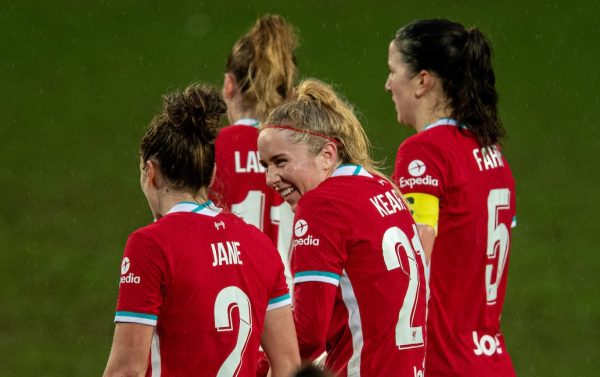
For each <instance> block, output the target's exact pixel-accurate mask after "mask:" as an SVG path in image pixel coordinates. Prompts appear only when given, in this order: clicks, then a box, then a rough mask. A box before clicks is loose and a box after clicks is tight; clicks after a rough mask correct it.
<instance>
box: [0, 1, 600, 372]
mask: <svg viewBox="0 0 600 377" xmlns="http://www.w3.org/2000/svg"><path fill="white" fill-rule="evenodd" d="M598 4H599V3H597V2H596V1H593V0H588V1H582V2H577V1H571V2H567V1H530V2H520V1H519V2H517V1H503V2H492V1H489V2H483V1H448V0H446V1H433V0H420V1H379V2H376V1H371V2H366V1H330V2H325V1H320V2H318V1H295V2H282V1H256V2H251V1H214V2H208V1H178V2H162V1H154V0H152V1H126V0H122V1H102V2H85V1H83V2H76V1H23V2H17V1H10V0H9V2H8V3H6V2H4V3H3V7H2V9H1V11H0V31H1V35H2V36H1V41H0V46H1V49H0V51H1V55H0V82H1V86H0V88H1V91H0V116H1V118H0V119H1V123H0V355H2V356H0V375H2V376H67V375H68V376H93V375H100V374H101V373H102V371H103V369H104V366H105V363H106V360H107V357H108V353H109V349H110V344H111V339H112V331H113V323H112V320H113V315H114V306H115V300H116V294H117V287H118V286H117V280H118V277H119V265H120V259H121V255H122V248H123V246H124V243H125V240H126V238H127V236H128V234H129V233H130V232H131V231H133V230H134V229H136V228H137V227H140V226H142V225H145V224H147V223H148V222H149V221H151V214H150V212H149V210H148V208H147V204H146V202H145V199H144V197H143V195H142V193H141V191H140V189H139V183H138V165H137V161H136V155H137V147H138V142H139V139H140V137H141V135H142V133H143V130H144V128H145V126H146V125H147V124H148V121H149V120H150V119H151V117H152V115H153V114H154V112H155V111H156V110H158V108H159V107H160V104H161V99H160V97H161V95H162V94H163V93H165V92H166V91H169V90H172V89H175V88H180V87H183V86H185V85H186V84H189V83H191V82H193V81H204V82H208V83H213V84H215V85H220V84H221V81H222V77H223V69H224V63H225V59H226V56H227V54H228V52H229V50H230V48H231V46H232V45H233V43H234V42H235V40H236V39H237V38H238V37H239V36H240V35H242V34H243V33H244V32H245V31H246V30H247V29H248V28H249V27H250V26H251V25H252V24H253V22H254V20H255V18H256V17H257V16H259V15H262V14H263V13H265V12H276V13H280V14H282V15H284V16H285V17H286V18H287V19H288V20H289V21H291V22H292V23H294V24H295V25H296V27H297V29H298V31H299V35H300V40H301V47H300V48H299V50H298V52H297V56H298V63H299V68H300V71H301V75H302V76H303V77H308V76H311V77H317V78H320V79H322V80H324V81H327V82H330V83H334V84H335V85H336V87H337V89H338V90H339V91H340V92H341V93H343V94H344V95H345V96H346V97H347V98H348V99H349V100H350V101H351V102H353V103H354V104H355V105H356V107H357V109H358V110H359V111H360V113H361V114H362V115H361V116H362V119H363V121H364V126H365V128H366V130H367V132H368V134H369V136H370V137H371V140H372V142H373V144H374V145H375V146H376V149H375V150H374V154H375V156H376V157H377V158H379V159H385V161H386V167H387V170H386V172H388V173H390V172H391V167H392V165H393V160H394V156H395V150H396V148H397V145H398V144H399V143H400V142H401V141H402V140H403V139H404V138H406V137H407V136H408V135H410V134H411V132H410V130H409V129H407V128H405V127H403V126H400V125H398V124H397V123H396V120H395V119H396V115H395V112H394V107H393V104H392V101H391V98H390V95H388V94H387V93H385V92H384V89H383V86H384V81H385V79H386V75H387V66H386V59H387V45H388V42H389V41H390V39H391V37H392V36H393V34H394V32H395V31H396V29H397V28H398V27H399V26H401V25H402V24H404V23H407V22H410V21H412V20H414V19H416V18H426V17H427V18H428V17H446V18H450V19H454V20H457V21H460V22H462V23H464V24H467V25H477V26H479V27H480V28H481V29H482V30H484V32H485V33H486V34H487V35H488V36H489V37H490V39H491V40H492V42H493V46H494V49H495V68H496V73H497V79H498V91H499V93H500V109H501V115H502V118H503V121H504V124H505V127H506V129H507V131H508V135H509V139H508V141H507V142H506V145H505V149H504V151H505V155H506V156H507V158H508V159H509V161H510V163H511V165H512V168H513V171H514V175H515V177H516V180H517V185H518V186H517V190H518V191H517V205H518V209H517V211H518V219H519V226H518V227H517V228H516V229H515V231H514V235H513V246H512V259H511V266H510V271H509V288H508V295H507V300H506V305H505V309H504V315H503V329H504V332H505V335H506V338H507V342H508V349H509V351H510V352H511V354H512V357H513V360H514V363H515V367H516V369H517V372H518V374H519V376H532V377H533V376H593V375H597V373H598V370H599V369H600V363H599V359H600V355H599V353H600V352H599V350H600V344H599V343H600V342H599V341H598V337H599V336H600V331H599V330H600V300H599V294H598V289H599V287H600V284H599V277H598V276H599V275H600V268H599V266H600V263H599V260H600V258H599V257H598V256H597V253H598V247H597V243H596V239H595V238H594V237H593V234H595V233H597V230H596V231H594V229H596V225H597V223H596V221H598V220H597V217H598V214H599V206H598V204H597V200H598V199H597V197H598V195H597V193H598V187H599V180H598V178H599V173H598V170H599V169H598V162H597V161H598V151H599V150H600V148H599V144H600V142H599V136H600V131H599V122H598V120H599V119H600V111H599V107H600V95H599V89H598V88H599V87H600V85H599V84H600V80H599V79H598V68H599V58H600V48H599V47H598V43H599V40H600V21H599V18H598V14H600V5H598Z"/></svg>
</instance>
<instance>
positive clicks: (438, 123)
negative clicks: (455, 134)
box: [424, 118, 458, 130]
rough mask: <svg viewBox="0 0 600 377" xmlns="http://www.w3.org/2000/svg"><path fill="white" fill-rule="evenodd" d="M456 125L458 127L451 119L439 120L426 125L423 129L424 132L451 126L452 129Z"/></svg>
mask: <svg viewBox="0 0 600 377" xmlns="http://www.w3.org/2000/svg"><path fill="white" fill-rule="evenodd" d="M457 125H458V122H457V121H456V120H455V119H452V118H440V119H438V120H437V121H435V122H433V123H430V124H428V125H426V126H425V128H424V130H429V129H431V128H434V127H438V126H453V127H456V126H457Z"/></svg>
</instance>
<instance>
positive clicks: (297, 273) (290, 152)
mask: <svg viewBox="0 0 600 377" xmlns="http://www.w3.org/2000/svg"><path fill="white" fill-rule="evenodd" d="M297 94H298V98H297V100H294V101H292V102H289V103H287V104H284V105H282V106H280V107H278V108H277V109H275V110H274V111H273V112H272V113H271V115H270V116H269V118H268V120H267V123H266V125H264V127H263V128H262V130H261V132H260V135H259V139H258V148H259V151H260V158H261V163H262V165H263V166H265V168H266V169H267V183H268V184H269V186H271V187H273V188H275V190H277V191H278V192H279V193H280V194H281V195H282V196H283V198H284V199H285V201H286V202H288V203H289V204H290V205H291V206H292V208H295V218H294V236H293V240H292V248H293V249H292V272H293V274H294V320H295V323H296V328H297V333H298V342H299V346H300V355H301V357H302V358H303V359H305V360H314V359H315V358H317V357H318V356H319V355H321V354H322V353H323V351H326V352H327V359H326V361H325V366H326V367H328V368H329V369H331V370H332V371H333V372H334V373H335V374H336V375H337V376H346V375H348V376H359V375H362V376H409V375H410V376H413V375H415V376H422V375H423V362H424V355H425V341H426V336H425V327H424V326H425V314H426V307H425V305H426V292H427V286H426V283H425V276H424V267H423V266H424V263H425V262H424V256H423V252H422V247H421V243H420V241H419V237H418V234H417V230H416V225H415V223H414V221H413V219H412V217H411V215H410V212H409V211H408V209H407V207H406V206H405V204H404V202H403V200H402V199H401V197H400V195H399V193H398V192H397V191H396V190H395V189H394V187H393V186H392V184H391V183H390V182H389V181H388V180H387V179H386V178H385V177H383V176H382V175H381V174H380V173H378V172H377V170H376V169H375V166H374V163H373V161H372V159H371V158H370V157H369V153H368V147H369V142H368V139H367V137H366V134H365V132H364V130H363V129H362V127H361V125H360V123H359V121H358V119H357V118H356V117H355V115H354V113H353V111H352V109H351V108H350V106H349V105H348V104H346V103H345V102H343V101H342V100H340V99H339V98H338V97H337V96H336V94H335V92H333V90H332V89H331V88H330V87H329V86H327V85H325V84H323V83H321V82H318V81H316V80H307V81H304V82H303V83H301V84H300V86H299V87H298V92H297Z"/></svg>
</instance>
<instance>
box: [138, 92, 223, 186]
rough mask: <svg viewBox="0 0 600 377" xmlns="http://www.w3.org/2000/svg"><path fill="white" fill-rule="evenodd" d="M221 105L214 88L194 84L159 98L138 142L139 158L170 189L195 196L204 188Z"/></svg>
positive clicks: (210, 173)
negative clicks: (159, 103) (157, 108)
mask: <svg viewBox="0 0 600 377" xmlns="http://www.w3.org/2000/svg"><path fill="white" fill-rule="evenodd" d="M225 111H226V106H225V102H223V99H222V98H221V94H220V93H219V92H218V91H217V90H216V89H214V88H212V87H208V86H204V85H199V84H194V85H190V86H188V87H187V88H186V89H185V90H183V91H176V92H174V93H171V94H169V95H166V96H164V97H163V108H162V111H161V112H160V113H159V114H157V115H156V116H155V117H154V118H153V119H152V121H151V122H150V125H149V126H148V129H147V130H146V134H145V135H144V137H143V138H142V141H141V144H140V157H141V159H142V161H143V163H144V164H145V163H146V161H148V160H152V161H153V162H154V163H156V164H157V165H158V167H159V169H160V172H161V174H162V177H163V178H165V179H166V180H167V181H168V184H169V185H171V186H172V187H173V188H174V189H177V190H186V191H190V192H192V193H197V192H198V191H199V190H200V189H201V188H205V187H208V185H209V184H210V180H211V177H212V171H213V168H214V165H215V145H214V140H215V138H216V136H217V132H218V129H219V120H220V117H221V116H222V115H223V114H224V113H225Z"/></svg>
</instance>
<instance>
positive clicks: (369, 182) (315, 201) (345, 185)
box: [301, 175, 391, 212]
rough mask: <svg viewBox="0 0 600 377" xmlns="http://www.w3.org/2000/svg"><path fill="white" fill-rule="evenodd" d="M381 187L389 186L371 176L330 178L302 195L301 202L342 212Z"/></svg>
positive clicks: (381, 179)
mask: <svg viewBox="0 0 600 377" xmlns="http://www.w3.org/2000/svg"><path fill="white" fill-rule="evenodd" d="M380 181H382V182H380ZM382 187H391V185H390V184H389V182H387V181H386V180H385V179H383V178H380V177H377V176H372V175H370V176H352V175H349V176H337V177H330V178H328V179H326V180H325V181H324V182H322V183H321V184H320V185H319V186H317V188H315V189H314V190H311V191H309V192H307V193H306V194H304V195H303V197H302V199H301V201H302V204H303V205H310V206H312V207H323V206H327V207H328V208H334V209H336V210H337V211H338V212H342V211H344V210H346V209H348V208H351V207H353V204H354V203H356V200H357V199H358V198H360V197H364V196H368V195H371V194H372V193H373V192H374V191H379V190H381V188H382Z"/></svg>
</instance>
